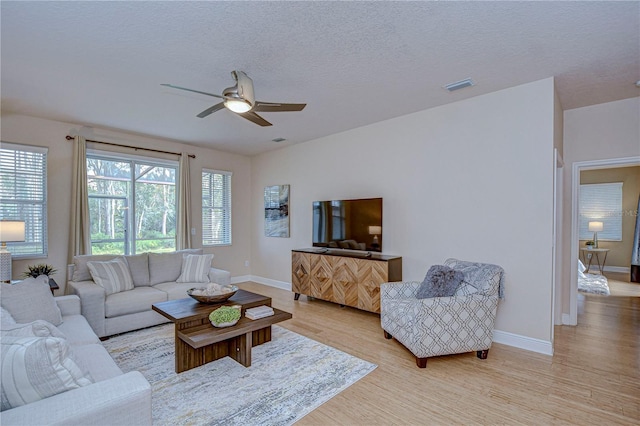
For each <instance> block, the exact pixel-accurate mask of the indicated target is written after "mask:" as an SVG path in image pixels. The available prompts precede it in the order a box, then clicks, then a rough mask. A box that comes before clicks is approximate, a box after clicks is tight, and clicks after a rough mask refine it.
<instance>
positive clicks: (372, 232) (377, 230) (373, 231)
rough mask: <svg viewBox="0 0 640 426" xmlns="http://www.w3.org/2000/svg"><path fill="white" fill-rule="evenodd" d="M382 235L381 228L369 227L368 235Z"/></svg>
mask: <svg viewBox="0 0 640 426" xmlns="http://www.w3.org/2000/svg"><path fill="white" fill-rule="evenodd" d="M380 234H382V226H375V225H373V226H370V227H369V235H380Z"/></svg>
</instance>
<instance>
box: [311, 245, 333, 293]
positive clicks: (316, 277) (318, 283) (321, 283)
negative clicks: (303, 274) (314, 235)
mask: <svg viewBox="0 0 640 426" xmlns="http://www.w3.org/2000/svg"><path fill="white" fill-rule="evenodd" d="M310 256H311V277H310V279H309V291H310V293H309V294H310V295H311V296H312V297H317V298H318V299H322V300H328V301H333V287H332V285H331V278H332V275H333V272H332V264H331V258H332V256H323V255H321V254H320V255H318V254H312V255H310Z"/></svg>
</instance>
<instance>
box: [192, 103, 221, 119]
mask: <svg viewBox="0 0 640 426" xmlns="http://www.w3.org/2000/svg"><path fill="white" fill-rule="evenodd" d="M222 108H224V102H220V103H219V104H215V105H214V106H212V107H209V108H207V109H205V110H204V111H202V112H201V113H200V114H198V117H200V118H204V117H206V116H207V115H209V114H213V113H214V112H216V111H220V110H221V109H222Z"/></svg>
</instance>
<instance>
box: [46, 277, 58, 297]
mask: <svg viewBox="0 0 640 426" xmlns="http://www.w3.org/2000/svg"><path fill="white" fill-rule="evenodd" d="M49 288H50V289H51V294H54V293H53V292H54V291H55V290H59V289H60V287H59V286H58V283H57V282H56V280H54V279H53V278H49Z"/></svg>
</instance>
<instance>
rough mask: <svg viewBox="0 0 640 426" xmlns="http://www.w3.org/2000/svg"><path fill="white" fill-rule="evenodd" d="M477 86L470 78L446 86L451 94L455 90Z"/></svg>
mask: <svg viewBox="0 0 640 426" xmlns="http://www.w3.org/2000/svg"><path fill="white" fill-rule="evenodd" d="M470 86H475V83H474V82H473V80H471V79H470V78H465V79H464V80H460V81H456V82H455V83H449V84H447V85H446V86H444V88H445V89H447V90H448V91H450V92H453V91H454V90H459V89H464V88H465V87H470Z"/></svg>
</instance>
